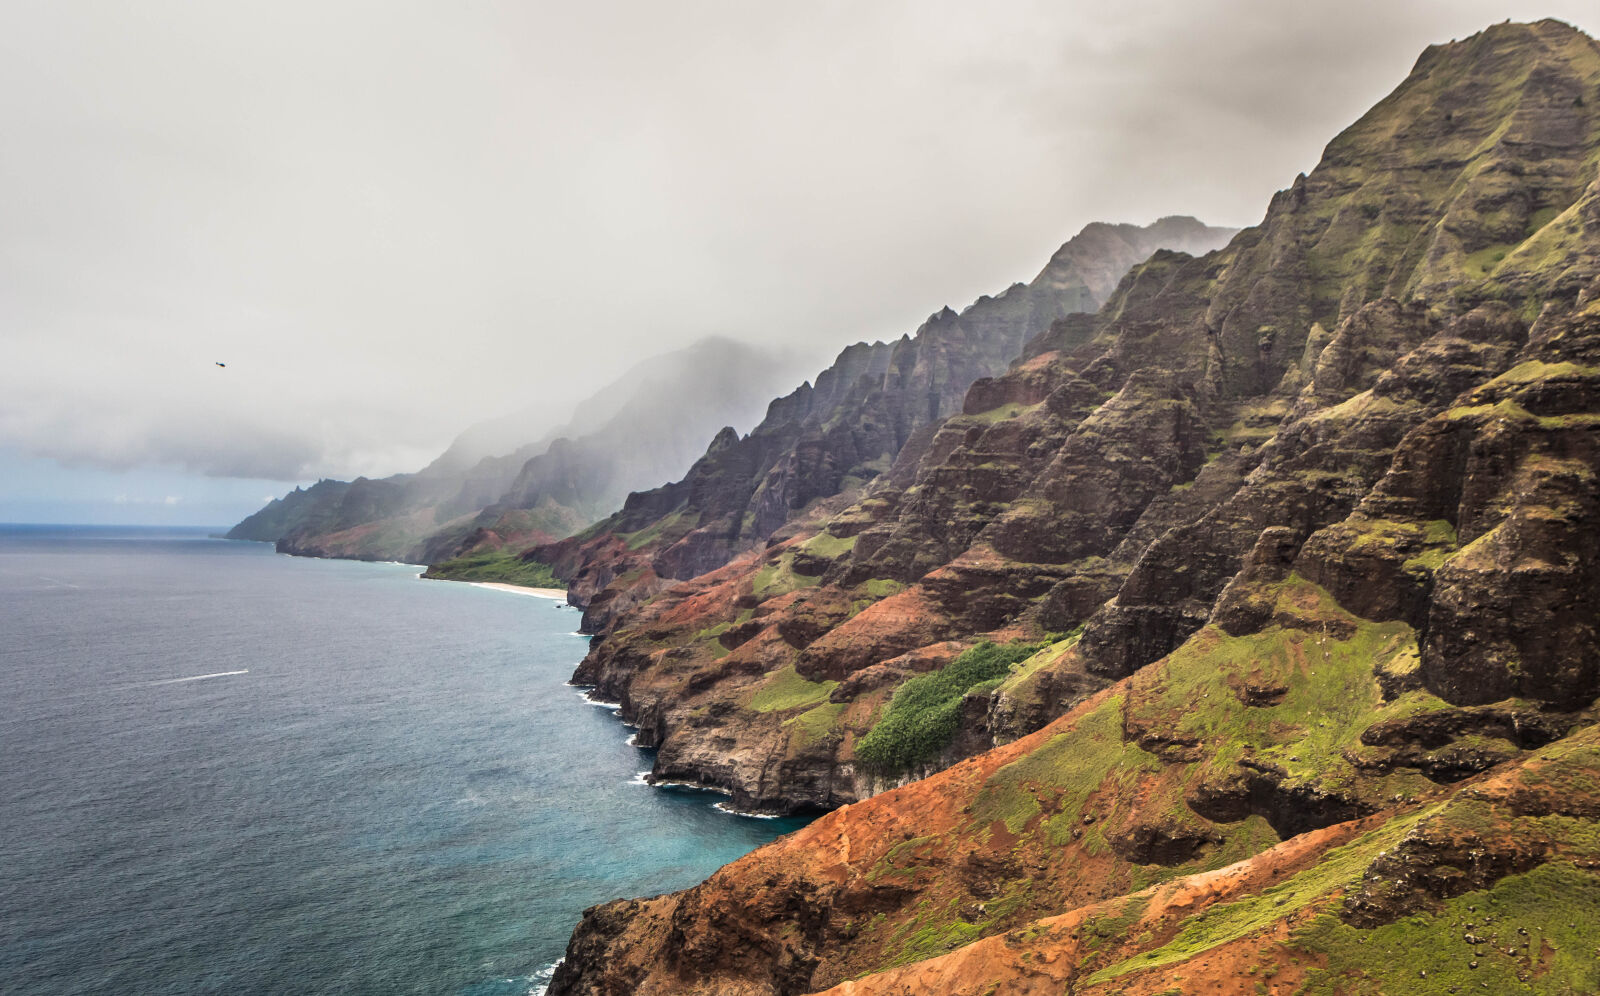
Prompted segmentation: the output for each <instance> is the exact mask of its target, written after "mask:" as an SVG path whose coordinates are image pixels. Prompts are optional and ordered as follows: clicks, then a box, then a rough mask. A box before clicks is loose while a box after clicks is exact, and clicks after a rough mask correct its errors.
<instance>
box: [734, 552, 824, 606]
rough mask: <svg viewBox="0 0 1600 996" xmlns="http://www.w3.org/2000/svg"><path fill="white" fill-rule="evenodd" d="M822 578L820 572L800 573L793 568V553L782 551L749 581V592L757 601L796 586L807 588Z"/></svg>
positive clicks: (783, 592) (793, 588)
mask: <svg viewBox="0 0 1600 996" xmlns="http://www.w3.org/2000/svg"><path fill="white" fill-rule="evenodd" d="M820 580H822V576H821V575H820V574H800V573H797V572H796V571H795V569H794V554H793V553H792V552H791V553H784V554H781V555H779V556H778V558H777V559H776V560H771V561H768V562H767V563H765V564H763V565H761V569H760V570H758V571H756V574H755V577H754V578H752V579H751V581H750V592H751V594H753V595H754V596H755V597H756V599H757V600H758V601H762V602H765V601H766V600H767V599H769V598H777V597H778V596H779V595H786V594H788V593H789V592H791V591H794V590H795V589H797V588H809V587H811V586H813V585H815V584H816V583H817V582H818V581H820Z"/></svg>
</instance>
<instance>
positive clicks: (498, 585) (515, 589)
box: [467, 581, 567, 602]
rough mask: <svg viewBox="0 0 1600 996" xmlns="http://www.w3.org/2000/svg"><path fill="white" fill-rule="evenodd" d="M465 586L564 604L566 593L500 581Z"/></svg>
mask: <svg viewBox="0 0 1600 996" xmlns="http://www.w3.org/2000/svg"><path fill="white" fill-rule="evenodd" d="M467 584H470V585H472V586H473V587H474V588H493V589H494V590H495V591H509V592H511V593H512V594H513V595H532V596H533V597H534V598H554V599H556V600H557V601H561V602H565V601H566V600H567V592H566V589H564V588H529V587H526V586H524V585H520V584H505V583H503V582H500V581H468V582H467Z"/></svg>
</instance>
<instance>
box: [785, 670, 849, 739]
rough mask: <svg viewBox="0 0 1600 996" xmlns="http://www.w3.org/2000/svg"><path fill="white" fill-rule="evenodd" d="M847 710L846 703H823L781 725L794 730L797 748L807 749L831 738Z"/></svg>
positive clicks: (847, 704) (847, 705)
mask: <svg viewBox="0 0 1600 996" xmlns="http://www.w3.org/2000/svg"><path fill="white" fill-rule="evenodd" d="M823 684H829V683H828V682H823ZM849 708H850V703H848V702H824V703H822V704H821V705H819V706H816V707H815V708H812V709H808V710H806V711H805V712H803V713H801V714H800V715H798V716H796V717H794V718H793V719H788V720H785V721H784V724H783V725H784V726H788V727H792V728H793V729H794V740H795V742H796V745H797V746H800V747H809V746H810V745H812V744H814V743H819V742H821V741H823V740H826V739H827V738H828V737H830V736H832V735H833V734H834V733H835V732H836V731H837V730H838V729H839V720H840V718H841V717H843V716H844V714H845V710H847V709H849Z"/></svg>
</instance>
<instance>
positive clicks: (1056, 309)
mask: <svg viewBox="0 0 1600 996" xmlns="http://www.w3.org/2000/svg"><path fill="white" fill-rule="evenodd" d="M1235 231H1236V230H1235V229H1231V228H1215V227H1211V226H1208V225H1203V224H1201V223H1200V222H1198V221H1196V220H1195V219H1193V218H1187V217H1171V218H1163V219H1161V220H1160V221H1157V222H1155V223H1154V224H1151V225H1147V226H1143V227H1140V226H1136V225H1110V224H1105V223H1095V224H1091V225H1088V226H1086V227H1085V228H1084V229H1083V231H1081V232H1079V233H1078V234H1077V235H1076V236H1074V237H1073V238H1072V239H1071V240H1070V241H1068V242H1067V243H1066V244H1065V245H1063V246H1062V247H1061V248H1060V249H1059V250H1057V251H1056V253H1055V254H1054V255H1053V256H1052V257H1051V258H1050V261H1049V263H1048V264H1046V266H1045V268H1044V269H1043V270H1042V271H1041V272H1040V273H1039V274H1038V276H1036V277H1034V279H1033V280H1032V281H1031V282H1029V283H1025V284H1024V283H1017V284H1013V285H1012V286H1011V287H1009V288H1008V289H1006V290H1005V291H1002V292H1001V293H999V294H997V295H995V296H993V297H990V296H984V297H981V298H979V299H978V300H977V301H976V302H974V303H973V304H971V305H970V306H968V307H967V308H966V309H965V310H964V311H962V312H961V313H959V314H957V313H956V312H955V311H953V310H952V309H950V308H945V309H943V310H942V311H940V312H939V313H938V314H935V315H933V316H932V317H930V318H929V319H928V320H927V322H925V323H924V324H923V325H922V327H921V328H919V329H917V331H916V333H915V334H913V335H906V336H902V337H901V338H900V339H898V340H896V341H893V342H874V343H870V344H869V343H865V342H861V343H857V344H855V345H854V346H851V347H849V348H848V349H846V350H844V351H843V352H842V353H840V354H839V357H838V359H837V360H835V361H834V363H833V365H832V366H830V367H829V368H828V369H826V370H824V371H823V372H822V373H821V374H819V375H818V376H817V377H816V380H815V384H813V383H811V382H810V381H808V382H806V383H805V384H802V385H801V386H800V387H799V388H797V389H796V390H794V391H793V392H791V393H790V394H788V395H786V396H784V397H781V398H778V399H776V400H775V401H773V402H772V404H771V406H770V407H769V408H768V409H767V416H766V418H765V419H763V420H762V422H761V424H760V425H758V426H756V428H755V430H754V431H752V432H751V433H750V434H749V435H748V436H745V437H743V438H741V437H740V436H739V434H738V433H736V432H734V431H733V430H732V429H724V430H723V431H722V432H721V433H720V434H719V435H718V436H717V437H716V438H715V439H714V440H712V443H711V445H710V447H709V448H708V449H707V450H706V453H705V456H704V457H702V458H701V459H700V460H699V461H698V462H697V463H696V464H695V465H694V467H693V468H691V469H690V471H689V473H688V475H687V476H685V477H684V478H683V479H682V480H680V481H677V482H676V483H673V484H668V485H666V486H664V487H660V488H656V489H654V490H652V491H644V492H640V493H637V494H631V495H629V496H628V499H627V502H626V504H625V505H624V506H623V507H622V510H621V511H619V512H617V513H616V514H614V515H611V516H610V517H609V518H606V519H605V520H603V521H601V522H598V523H596V524H595V525H594V526H592V527H591V528H589V529H587V530H584V531H583V532H582V533H580V534H579V535H578V536H577V537H575V538H574V539H571V540H568V541H566V542H563V543H559V544H552V545H549V546H545V547H542V548H538V549H535V550H531V551H529V552H528V554H527V559H530V560H535V561H538V562H541V563H546V564H549V565H551V566H552V567H553V568H554V569H555V573H556V574H557V575H558V576H559V577H560V578H561V579H562V580H563V581H565V582H567V583H568V584H569V585H570V587H571V593H572V598H573V599H574V601H575V603H576V604H578V605H581V606H584V607H585V609H586V616H585V620H584V625H585V628H586V630H587V631H594V630H596V629H598V628H599V627H600V626H602V625H603V624H604V621H605V620H606V619H607V618H609V616H610V615H611V614H612V613H613V612H616V611H619V610H621V609H622V608H624V607H626V606H629V605H632V604H635V603H636V602H638V601H639V600H641V599H643V598H647V597H649V596H651V595H654V594H656V593H657V592H659V591H661V590H664V589H665V588H667V587H670V586H671V584H672V583H673V582H675V581H682V580H687V579H688V578H692V577H695V576H697V575H699V574H703V573H705V572H706V571H710V570H714V569H716V568H718V567H721V566H722V565H723V564H726V563H727V562H728V561H729V560H730V559H731V558H732V557H734V556H735V555H736V554H738V553H741V552H743V551H746V550H749V549H751V548H752V547H754V546H757V545H759V544H762V543H764V542H766V540H767V539H768V537H770V536H771V535H772V534H773V532H774V531H775V530H777V529H779V528H781V527H783V526H784V525H785V524H786V523H788V522H789V521H790V520H791V519H792V518H793V517H794V516H795V515H797V514H799V513H801V512H803V511H807V510H815V509H816V508H817V507H819V506H823V505H829V503H830V502H831V503H832V505H833V506H837V505H838V504H839V503H840V502H842V501H843V500H844V499H841V498H840V496H841V495H844V496H854V495H856V494H857V493H859V492H860V490H861V489H862V488H863V486H865V485H866V484H868V483H870V482H872V481H874V480H875V479H877V477H878V476H879V475H881V474H883V473H885V472H886V471H888V470H889V468H890V466H891V464H892V463H893V462H894V461H895V460H896V458H897V457H900V456H901V455H903V454H905V453H907V452H909V453H917V452H920V450H921V448H922V447H923V446H925V445H926V443H927V441H928V439H929V438H930V434H931V432H932V429H933V426H934V425H935V424H937V422H938V421H939V420H940V419H942V418H944V417H945V416H947V415H950V414H951V413H953V412H957V411H960V410H961V403H962V399H963V398H964V397H965V395H966V393H967V388H968V387H970V386H971V385H972V383H973V382H974V381H976V380H979V379H981V378H985V377H989V376H992V375H994V374H997V373H1001V372H1004V371H1005V370H1006V368H1007V366H1008V365H1009V364H1010V363H1011V361H1012V360H1013V359H1015V358H1016V356H1017V354H1018V353H1019V352H1020V351H1021V349H1022V347H1023V345H1024V344H1025V343H1026V342H1028V341H1029V340H1030V339H1032V338H1033V337H1034V336H1036V335H1038V334H1039V333H1041V332H1043V331H1044V330H1046V329H1048V328H1049V327H1050V326H1051V324H1052V323H1053V322H1055V321H1057V320H1060V319H1062V318H1064V317H1067V316H1071V315H1074V314H1077V315H1082V314H1084V313H1086V312H1091V311H1093V310H1094V309H1095V308H1097V307H1099V305H1100V304H1101V303H1102V302H1103V301H1105V300H1106V299H1107V298H1108V297H1109V296H1110V295H1111V293H1112V292H1113V290H1115V288H1116V285H1117V281H1118V280H1119V279H1120V278H1121V277H1122V276H1123V275H1124V274H1125V273H1127V272H1128V271H1129V269H1130V268H1132V267H1133V266H1134V265H1135V264H1138V263H1140V262H1142V261H1144V260H1145V259H1147V258H1148V257H1149V256H1150V254H1151V253H1153V252H1156V251H1157V250H1160V249H1169V250H1177V251H1182V252H1190V253H1197V252H1205V251H1209V250H1211V249H1214V248H1216V247H1218V246H1220V245H1222V244H1224V243H1225V242H1226V241H1227V240H1228V238H1230V237H1231V236H1232V235H1233V234H1234V232H1235ZM908 448H909V449H908Z"/></svg>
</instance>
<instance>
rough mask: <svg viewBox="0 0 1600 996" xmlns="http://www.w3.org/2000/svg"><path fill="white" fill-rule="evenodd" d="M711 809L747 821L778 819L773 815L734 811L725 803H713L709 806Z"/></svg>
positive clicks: (740, 810)
mask: <svg viewBox="0 0 1600 996" xmlns="http://www.w3.org/2000/svg"><path fill="white" fill-rule="evenodd" d="M711 808H712V809H720V810H721V811H722V812H724V813H727V814H728V815H729V816H743V817H744V818H745V819H747V820H775V819H777V818H778V817H777V814H775V813H747V812H745V811H744V810H742V809H734V808H733V807H732V806H730V805H728V804H727V803H725V802H714V803H712V804H711Z"/></svg>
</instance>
